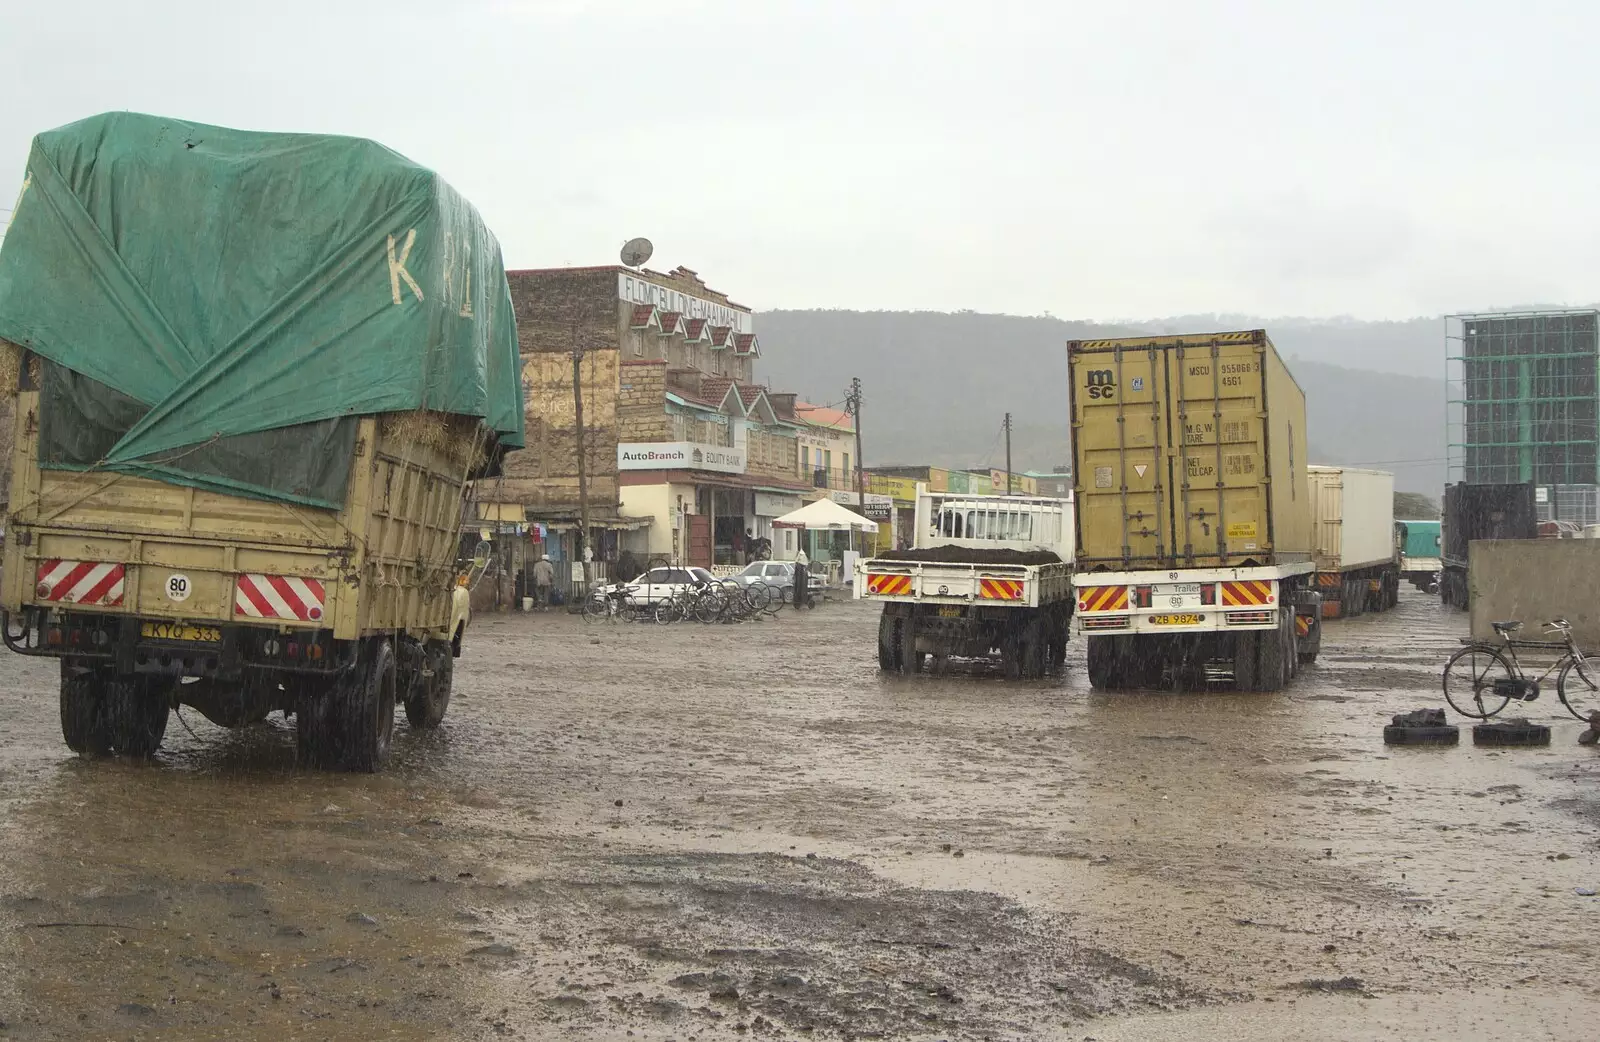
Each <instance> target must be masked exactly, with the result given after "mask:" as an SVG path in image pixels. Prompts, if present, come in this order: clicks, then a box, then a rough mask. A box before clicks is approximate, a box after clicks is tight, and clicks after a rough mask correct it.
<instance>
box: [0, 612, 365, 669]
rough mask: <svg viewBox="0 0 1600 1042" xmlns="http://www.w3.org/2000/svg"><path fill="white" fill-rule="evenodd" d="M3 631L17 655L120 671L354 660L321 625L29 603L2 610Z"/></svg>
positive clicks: (346, 663)
mask: <svg viewBox="0 0 1600 1042" xmlns="http://www.w3.org/2000/svg"><path fill="white" fill-rule="evenodd" d="M0 637H3V639H4V641H5V645H6V647H8V648H9V649H11V650H12V651H14V652H16V653H17V654H20V655H34V656H41V657H47V658H69V659H74V660H82V661H84V662H92V661H101V662H105V663H107V664H110V665H114V666H115V667H116V670H117V672H119V673H143V674H152V675H157V676H177V677H207V678H214V679H219V680H232V679H237V678H238V677H239V676H241V675H242V674H243V672H244V670H245V669H246V668H247V667H248V668H249V669H251V670H267V671H276V672H283V673H306V674H321V675H332V674H335V673H341V672H344V671H345V670H348V669H350V668H351V667H352V666H353V665H354V663H355V649H356V645H355V642H353V641H336V640H334V639H333V633H332V632H331V631H330V630H326V629H291V628H288V627H286V626H282V625H279V624H268V625H259V624H258V625H252V624H217V623H211V622H175V621H171V620H167V619H148V618H145V619H141V618H134V617H130V616H125V615H113V614H106V613H101V612H83V611H62V610H59V609H48V608H42V607H38V606H29V607H26V608H24V609H23V610H22V612H21V613H20V614H16V615H13V614H11V613H0Z"/></svg>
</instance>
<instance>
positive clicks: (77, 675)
mask: <svg viewBox="0 0 1600 1042" xmlns="http://www.w3.org/2000/svg"><path fill="white" fill-rule="evenodd" d="M97 672H98V671H96V670H92V669H86V668H82V667H78V666H73V665H69V664H68V663H67V660H66V659H62V660H61V737H62V738H63V739H65V740H66V743H67V748H68V749H71V750H72V751H73V752H75V753H77V754H78V755H79V756H106V755H108V754H110V752H111V737H110V735H109V734H107V731H106V726H105V720H104V715H103V713H102V706H101V699H100V682H99V677H98V676H97V675H96V674H97Z"/></svg>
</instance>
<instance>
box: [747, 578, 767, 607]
mask: <svg viewBox="0 0 1600 1042" xmlns="http://www.w3.org/2000/svg"><path fill="white" fill-rule="evenodd" d="M768 589H769V587H768V586H767V584H766V583H764V582H762V581H761V580H760V579H757V580H756V581H755V582H753V583H751V584H750V585H749V586H746V587H745V588H744V602H745V603H746V604H748V605H749V606H750V608H751V610H752V612H758V611H760V610H761V609H762V608H764V607H766V605H767V590H768Z"/></svg>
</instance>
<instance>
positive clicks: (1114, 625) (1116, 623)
mask: <svg viewBox="0 0 1600 1042" xmlns="http://www.w3.org/2000/svg"><path fill="white" fill-rule="evenodd" d="M1131 621H1132V616H1129V615H1096V616H1094V617H1092V618H1085V619H1084V620H1083V628H1084V629H1085V630H1125V629H1127V628H1128V624H1129V623H1130V622H1131Z"/></svg>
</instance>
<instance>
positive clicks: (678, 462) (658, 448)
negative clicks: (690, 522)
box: [617, 441, 744, 474]
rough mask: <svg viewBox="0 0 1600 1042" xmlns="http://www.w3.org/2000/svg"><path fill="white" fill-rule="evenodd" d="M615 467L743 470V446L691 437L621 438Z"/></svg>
mask: <svg viewBox="0 0 1600 1042" xmlns="http://www.w3.org/2000/svg"><path fill="white" fill-rule="evenodd" d="M617 469H618V470H709V471H715V472H716V473H718V474H743V473H744V450H743V449H730V448H727V447H726V446H722V445H702V444H700V443H698V442H693V441H645V442H622V443H620V444H618V445H617Z"/></svg>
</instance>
